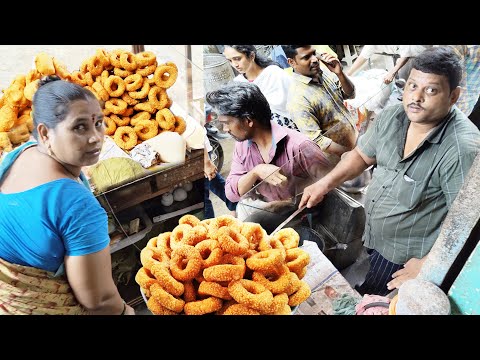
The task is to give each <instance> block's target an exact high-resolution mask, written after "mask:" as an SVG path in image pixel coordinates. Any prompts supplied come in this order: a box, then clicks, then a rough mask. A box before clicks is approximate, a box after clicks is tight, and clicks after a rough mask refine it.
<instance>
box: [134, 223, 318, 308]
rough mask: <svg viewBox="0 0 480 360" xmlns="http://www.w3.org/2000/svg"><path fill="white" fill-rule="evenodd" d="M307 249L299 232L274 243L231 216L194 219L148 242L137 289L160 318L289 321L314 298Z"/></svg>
mask: <svg viewBox="0 0 480 360" xmlns="http://www.w3.org/2000/svg"><path fill="white" fill-rule="evenodd" d="M299 241H300V237H299V235H298V233H297V232H296V231H295V230H294V229H292V228H285V229H282V230H280V231H278V232H277V233H276V234H275V235H274V236H269V235H268V234H267V233H266V231H265V230H264V229H263V228H262V227H261V226H260V225H259V224H257V223H251V222H241V221H239V220H238V219H236V218H234V217H233V216H231V215H223V216H219V217H216V218H214V219H206V220H200V219H198V218H197V217H195V216H194V215H191V214H187V215H184V216H182V217H181V218H180V219H179V224H178V225H177V226H176V227H175V228H174V229H173V230H172V231H170V232H164V233H161V234H159V235H158V236H157V237H154V238H152V239H150V240H149V241H148V243H147V245H146V246H145V248H144V249H142V251H141V252H140V261H141V263H142V265H143V266H142V267H141V268H140V269H139V270H138V272H137V274H136V276H135V281H136V282H137V283H138V284H139V285H140V287H141V289H142V291H143V292H144V294H145V295H146V298H147V299H148V300H147V307H148V309H149V310H150V311H151V312H152V313H153V314H156V315H179V314H185V315H204V314H215V315H289V314H291V312H292V307H294V306H297V305H299V304H300V303H302V302H303V301H305V300H306V299H307V298H308V297H309V296H310V294H311V289H310V287H309V285H308V283H307V282H305V281H304V280H302V278H303V277H304V276H305V274H306V271H307V265H308V263H309V262H310V256H309V254H308V253H307V252H306V251H304V250H303V249H300V248H299V247H298V244H299Z"/></svg>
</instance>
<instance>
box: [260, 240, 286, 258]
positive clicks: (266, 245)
mask: <svg viewBox="0 0 480 360" xmlns="http://www.w3.org/2000/svg"><path fill="white" fill-rule="evenodd" d="M270 249H278V250H280V251H281V253H282V257H283V259H285V257H286V256H287V253H286V250H285V247H284V246H283V244H282V243H281V242H280V240H277V239H274V238H272V237H270V236H266V237H264V238H263V239H262V240H260V243H259V244H258V250H260V251H265V250H270Z"/></svg>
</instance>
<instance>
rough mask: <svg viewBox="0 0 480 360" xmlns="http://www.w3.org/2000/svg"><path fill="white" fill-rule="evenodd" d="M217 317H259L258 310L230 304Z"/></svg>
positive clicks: (243, 305)
mask: <svg viewBox="0 0 480 360" xmlns="http://www.w3.org/2000/svg"><path fill="white" fill-rule="evenodd" d="M219 315H261V313H260V312H259V311H258V310H255V309H252V308H249V307H248V306H247V305H245V304H238V303H237V304H232V305H230V306H228V307H227V308H226V309H225V311H223V313H222V314H219Z"/></svg>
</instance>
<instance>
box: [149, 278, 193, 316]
mask: <svg viewBox="0 0 480 360" xmlns="http://www.w3.org/2000/svg"><path fill="white" fill-rule="evenodd" d="M150 292H151V293H152V296H151V297H154V298H155V299H156V300H157V301H158V302H159V303H160V304H161V305H162V306H163V307H166V308H167V309H169V310H172V311H175V312H176V313H180V312H182V310H183V306H184V305H185V301H183V300H182V299H179V298H176V297H175V296H173V295H172V294H170V293H169V292H167V291H166V290H165V289H163V288H162V287H161V286H160V284H158V283H155V284H152V286H150Z"/></svg>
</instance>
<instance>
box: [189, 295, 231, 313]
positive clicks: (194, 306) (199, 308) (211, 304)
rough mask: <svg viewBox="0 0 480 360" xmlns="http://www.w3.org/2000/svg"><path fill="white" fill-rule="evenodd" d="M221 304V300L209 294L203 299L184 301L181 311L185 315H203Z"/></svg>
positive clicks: (215, 309)
mask: <svg viewBox="0 0 480 360" xmlns="http://www.w3.org/2000/svg"><path fill="white" fill-rule="evenodd" d="M222 305H223V302H222V300H220V299H218V298H216V297H213V296H210V297H208V298H206V299H203V300H197V301H190V302H188V303H186V304H185V306H184V308H183V311H184V312H185V314H186V315H204V314H209V313H213V312H215V311H217V310H220V309H221V307H222Z"/></svg>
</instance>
